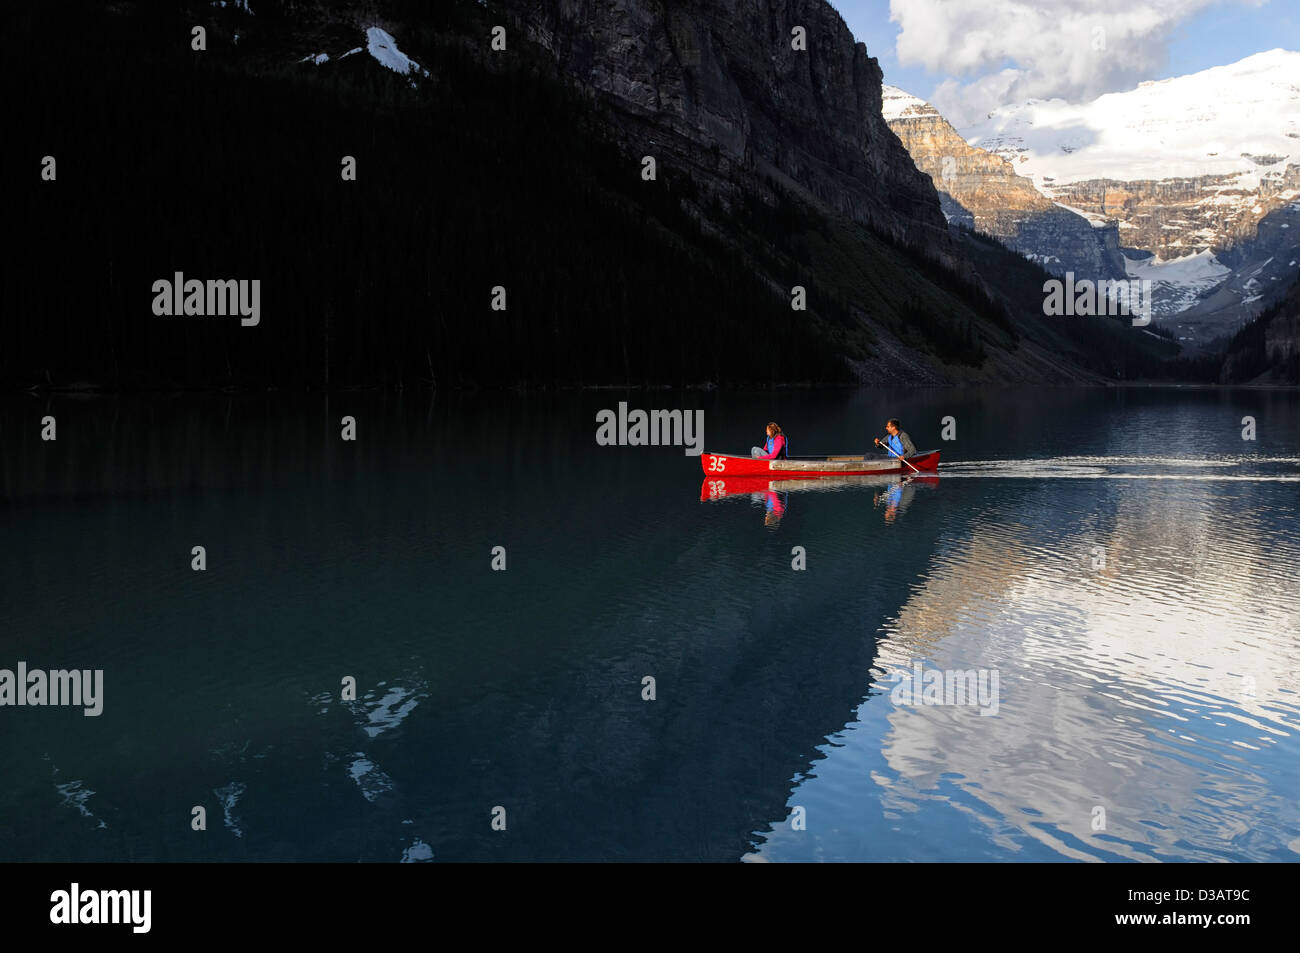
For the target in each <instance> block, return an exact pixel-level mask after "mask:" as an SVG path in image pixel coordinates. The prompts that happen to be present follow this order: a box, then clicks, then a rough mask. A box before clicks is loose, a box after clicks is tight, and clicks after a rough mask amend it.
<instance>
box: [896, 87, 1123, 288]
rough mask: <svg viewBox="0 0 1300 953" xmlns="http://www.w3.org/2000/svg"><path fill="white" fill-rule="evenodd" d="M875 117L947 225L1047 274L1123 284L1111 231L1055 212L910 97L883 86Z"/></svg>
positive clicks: (998, 160)
mask: <svg viewBox="0 0 1300 953" xmlns="http://www.w3.org/2000/svg"><path fill="white" fill-rule="evenodd" d="M882 113H883V115H884V118H885V121H886V122H887V123H888V124H889V128H890V129H891V130H892V131H893V132H894V134H895V135H897V136H898V138H899V140H900V141H901V142H902V143H903V147H904V148H905V149H907V151H908V154H909V155H911V157H912V160H913V161H914V162H915V163H916V166H917V168H918V169H920V170H921V171H922V172H924V173H926V174H927V175H928V176H930V178H931V180H932V181H933V183H934V186H935V188H936V189H937V190H938V191H939V199H940V202H941V203H942V207H943V210H944V214H945V216H946V217H947V218H948V220H949V221H950V222H956V223H959V224H963V225H966V226H968V227H970V228H974V229H976V230H978V231H981V232H984V233H985V234H987V235H992V236H993V237H995V238H997V239H999V240H1000V241H1001V242H1002V243H1003V244H1005V245H1007V246H1008V247H1009V248H1013V249H1015V250H1016V251H1018V252H1020V253H1022V254H1024V255H1026V256H1027V257H1029V258H1031V259H1033V260H1034V261H1037V262H1039V263H1040V264H1041V265H1042V266H1043V267H1044V268H1046V269H1047V270H1048V271H1050V272H1053V273H1054V274H1058V275H1063V274H1065V273H1066V272H1073V273H1074V274H1076V275H1077V276H1079V277H1088V278H1091V279H1094V280H1095V279H1123V278H1126V277H1127V275H1126V272H1125V264H1124V257H1123V255H1122V254H1121V253H1120V251H1119V247H1118V245H1119V236H1118V230H1117V229H1116V228H1115V226H1114V225H1113V224H1111V225H1108V224H1106V223H1104V222H1102V223H1099V224H1097V225H1094V224H1093V223H1092V222H1090V221H1089V220H1088V219H1087V218H1085V217H1084V216H1083V215H1081V214H1079V213H1078V212H1075V211H1073V210H1071V209H1067V208H1063V207H1061V206H1060V205H1059V204H1057V203H1056V202H1054V201H1052V200H1051V199H1049V198H1048V197H1047V196H1046V195H1044V194H1043V193H1042V192H1041V191H1039V190H1038V188H1037V187H1036V186H1035V185H1034V182H1033V181H1032V180H1031V179H1029V178H1026V177H1025V176H1022V175H1018V174H1017V173H1016V170H1015V168H1014V166H1013V165H1012V163H1011V162H1010V161H1009V160H1008V159H1006V158H1004V157H1003V156H1000V155H998V154H996V153H993V152H989V151H987V150H985V149H980V148H977V147H975V146H971V145H968V144H967V143H966V141H965V140H964V139H962V137H961V135H960V134H959V133H958V132H957V130H956V129H954V128H953V126H952V125H951V124H950V123H949V122H948V121H947V120H946V119H944V118H943V116H941V115H940V114H939V111H938V110H937V109H935V108H934V107H933V106H932V105H930V104H929V103H927V102H925V101H924V100H922V99H919V98H917V97H916V96H913V95H911V94H910V93H907V92H904V91H903V90H901V89H898V88H897V87H895V86H888V85H886V86H885V87H884V97H883V106H882Z"/></svg>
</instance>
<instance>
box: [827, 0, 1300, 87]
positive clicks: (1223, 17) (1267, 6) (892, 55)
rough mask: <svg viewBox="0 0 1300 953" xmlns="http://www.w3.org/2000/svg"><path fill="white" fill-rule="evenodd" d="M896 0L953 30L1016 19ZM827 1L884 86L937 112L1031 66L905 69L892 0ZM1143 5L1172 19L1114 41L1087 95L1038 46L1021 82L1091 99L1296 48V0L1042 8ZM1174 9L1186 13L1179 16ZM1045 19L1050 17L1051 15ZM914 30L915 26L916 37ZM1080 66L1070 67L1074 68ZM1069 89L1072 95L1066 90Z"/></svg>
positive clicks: (1107, 4) (1067, 7) (1083, 5)
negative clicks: (989, 81)
mask: <svg viewBox="0 0 1300 953" xmlns="http://www.w3.org/2000/svg"><path fill="white" fill-rule="evenodd" d="M895 2H896V3H898V4H900V6H903V5H905V4H908V3H912V4H917V6H915V7H913V9H918V10H919V9H925V10H927V11H928V12H927V14H926V15H927V16H930V17H941V18H948V17H952V18H953V19H952V20H951V21H950V22H952V23H953V24H954V29H955V30H956V31H957V32H958V33H960V31H961V29H962V27H960V26H958V24H967V23H975V24H979V25H984V26H987V27H988V28H989V29H990V30H991V31H992V32H994V33H996V32H998V31H999V30H1000V29H1001V28H1002V27H1005V26H1010V25H1013V24H1015V23H1017V22H1018V20H1017V19H1013V18H1014V17H1015V14H1014V12H1013V10H1014V8H1013V6H1012V5H1011V4H1010V3H1005V4H1002V6H1003V8H1004V9H1003V12H1002V13H1001V15H1000V16H1001V17H1002V18H1004V19H1003V20H1000V19H999V14H997V13H990V15H989V16H988V17H987V18H985V17H983V16H978V17H976V18H974V19H973V17H972V15H973V13H974V12H975V10H976V9H977V6H976V5H977V4H978V2H979V0H943V2H941V3H937V4H936V3H935V0H895ZM830 3H831V5H832V6H834V7H835V8H836V9H837V10H838V11H839V12H840V15H841V16H842V17H844V21H845V22H846V23H847V24H848V25H849V29H851V30H852V31H853V34H854V36H855V37H856V38H857V39H858V40H861V41H862V42H864V43H866V45H867V52H868V53H869V54H870V55H872V56H874V57H876V58H877V59H878V60H879V61H880V67H881V69H882V70H883V71H884V74H885V82H886V83H891V84H893V85H895V86H901V87H902V88H903V89H906V90H907V91H908V92H911V93H914V94H915V95H918V96H921V97H923V98H926V99H932V100H934V99H935V94H936V92H939V99H938V100H935V101H936V105H939V107H940V109H943V108H944V106H945V102H944V101H942V100H944V99H945V98H946V99H947V103H948V104H951V105H952V108H954V109H956V105H955V104H956V102H957V101H958V100H959V99H961V96H960V95H959V94H958V93H957V92H954V90H957V89H959V88H962V87H965V88H966V89H967V90H973V89H974V88H975V87H974V84H975V83H976V82H977V81H978V80H980V79H981V78H984V77H986V76H988V75H989V74H991V73H996V72H998V71H999V70H1002V69H1006V68H1014V69H1019V68H1022V67H1023V68H1025V69H1026V72H1027V74H1028V73H1032V72H1033V70H1034V69H1035V65H1034V64H1033V63H1031V62H1030V61H1029V59H1028V58H1026V60H1025V61H1024V62H1019V61H1017V58H1016V55H1015V51H1014V50H1013V51H1012V52H1010V53H1008V54H1007V55H1006V56H1005V58H1004V59H1003V60H1002V62H1001V63H998V64H984V65H983V66H981V67H977V68H975V69H972V70H970V71H967V72H964V73H958V72H944V71H943V69H942V63H936V64H932V67H933V68H931V69H927V68H926V67H925V66H923V65H919V64H909V65H907V66H903V65H900V64H899V61H898V56H897V53H896V43H897V40H898V37H899V33H900V26H899V24H898V23H894V22H891V21H890V3H889V0H830ZM985 3H986V6H985V7H983V10H990V11H991V10H993V9H994V8H995V7H996V6H998V5H999V4H998V3H997V0H985ZM1206 4H1209V5H1208V6H1206ZM1144 6H1147V7H1151V8H1154V9H1158V10H1159V11H1161V12H1162V13H1164V14H1165V15H1166V16H1169V17H1172V18H1173V22H1172V26H1171V27H1168V26H1167V27H1166V29H1165V30H1164V31H1163V34H1162V35H1160V36H1152V37H1149V38H1142V37H1136V38H1131V39H1130V44H1131V45H1130V46H1128V47H1124V46H1122V44H1120V43H1114V44H1113V46H1114V47H1115V55H1114V56H1113V57H1111V64H1112V65H1111V67H1110V68H1109V69H1105V70H1102V69H1099V71H1098V75H1097V76H1095V77H1092V79H1091V83H1090V86H1089V88H1088V92H1086V93H1085V92H1084V87H1083V86H1082V85H1080V83H1079V81H1078V76H1077V75H1076V76H1075V82H1074V84H1073V85H1070V84H1069V83H1066V82H1064V81H1062V84H1061V86H1060V88H1053V85H1052V77H1051V74H1050V71H1049V70H1047V69H1046V68H1045V67H1044V66H1043V65H1042V64H1044V63H1051V62H1053V60H1052V55H1051V51H1050V50H1047V51H1040V56H1039V58H1038V65H1037V70H1038V74H1039V75H1038V76H1037V79H1036V82H1027V83H1026V84H1025V85H1027V86H1028V87H1029V88H1030V89H1032V90H1033V94H1034V95H1042V96H1049V95H1061V96H1062V97H1063V98H1066V99H1080V98H1091V96H1092V95H1099V94H1100V93H1101V92H1114V91H1118V90H1119V89H1127V88H1132V86H1133V85H1135V82H1136V81H1137V80H1147V79H1164V78H1167V77H1170V76H1180V75H1183V74H1185V73H1194V72H1197V71H1198V70H1203V69H1208V68H1209V67H1212V66H1222V65H1224V64H1226V63H1233V62H1236V61H1237V60H1240V59H1242V58H1243V57H1246V56H1250V55H1251V54H1252V53H1259V52H1262V51H1264V50H1271V49H1274V48H1275V47H1283V48H1285V49H1290V50H1300V2H1297V0H1185V2H1180V0H1133V2H1132V3H1131V4H1123V5H1118V6H1117V5H1116V3H1115V0H1077V2H1074V3H1069V4H1063V3H1062V2H1061V0H1045V7H1050V8H1053V9H1061V10H1062V11H1069V12H1070V13H1073V14H1078V15H1080V16H1081V17H1082V16H1086V15H1089V11H1096V13H1095V16H1096V17H1100V18H1102V21H1103V22H1108V21H1107V18H1110V20H1111V21H1113V18H1114V16H1131V15H1132V12H1133V10H1134V9H1135V8H1141V7H1144ZM983 10H981V11H980V12H981V13H982V12H983ZM1107 10H1123V11H1124V12H1122V13H1118V14H1114V15H1112V14H1108V13H1106V12H1105V11H1107ZM1179 10H1187V11H1189V12H1188V13H1187V14H1182V13H1179V12H1178V11H1179ZM1019 22H1023V20H1022V19H1021V20H1019ZM1046 22H1048V23H1052V22H1055V18H1053V19H1051V20H1047V21H1046ZM1086 22H1093V21H1086ZM916 32H917V31H913V35H916ZM1036 32H1041V31H1036ZM1116 32H1117V33H1118V30H1116ZM953 42H956V41H955V40H954V41H953ZM1135 54H1138V55H1135ZM936 55H937V56H938V58H939V59H940V60H942V59H944V57H943V51H939V52H938V53H937V54H936ZM1116 60H1122V61H1123V62H1124V64H1125V67H1124V69H1123V70H1120V69H1118V68H1117V67H1115V66H1114V65H1113V64H1114V61H1116ZM1077 65H1078V64H1075V66H1076V67H1077ZM1076 74H1077V69H1076ZM945 81H947V83H948V85H947V87H946V89H947V94H946V96H945V93H944V92H941V91H938V89H937V88H938V87H939V86H940V85H941V84H944V83H945ZM1025 85H1022V86H1021V87H1020V88H1019V89H1018V90H1017V91H1016V92H1018V93H1019V95H1016V92H1012V93H1009V94H1007V96H1008V97H1009V98H1011V99H1018V98H1025V94H1024V92H1023V90H1024V88H1025ZM1072 92H1073V93H1074V95H1071V93H1072ZM1000 96H1001V94H999V93H997V92H996V91H995V92H989V91H988V90H987V89H983V90H981V91H980V92H979V93H978V95H977V94H975V93H973V92H969V93H968V94H966V98H967V99H969V100H971V101H972V102H973V103H974V104H976V105H983V104H984V103H985V101H988V100H994V101H996V100H997V99H999V98H1000ZM981 97H982V98H981ZM998 104H1000V103H998ZM972 108H973V107H972Z"/></svg>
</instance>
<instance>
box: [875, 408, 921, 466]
mask: <svg viewBox="0 0 1300 953" xmlns="http://www.w3.org/2000/svg"><path fill="white" fill-rule="evenodd" d="M885 431H886V433H888V434H889V436H888V437H886V438H885V439H884V441H881V439H880V438H879V437H877V438H876V446H877V447H881V448H882V449H884V451H885V452H886V453H888V454H890V455H891V456H895V457H910V456H911V455H912V454H914V453H916V444H914V443H912V438H911V437H909V436H908V435H907V432H906V431H905V430H903V425H902V424H901V423H899V421H898V418H897V417H890V418H889V419H888V420H887V421H885Z"/></svg>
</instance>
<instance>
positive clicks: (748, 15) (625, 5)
mask: <svg viewBox="0 0 1300 953" xmlns="http://www.w3.org/2000/svg"><path fill="white" fill-rule="evenodd" d="M502 6H503V8H504V9H505V10H507V11H509V12H510V13H511V14H513V16H514V22H515V24H516V25H517V26H520V27H522V28H523V29H524V30H525V31H526V33H527V36H528V37H529V38H530V39H531V40H533V41H535V42H537V43H539V44H540V45H542V46H544V47H545V48H546V49H547V50H549V51H550V52H551V53H552V54H553V55H554V56H555V58H556V61H557V63H558V64H559V66H560V67H561V68H562V69H563V70H564V71H565V72H567V73H568V74H569V75H570V76H572V78H573V79H574V80H575V81H576V82H577V83H579V84H580V85H582V86H584V87H586V88H588V89H589V90H591V91H592V92H593V93H595V94H599V95H602V96H604V97H606V98H607V99H608V101H609V102H611V103H612V104H613V105H615V106H617V107H618V108H619V109H620V111H621V112H622V113H624V114H625V117H626V122H625V130H624V131H625V135H626V138H627V139H629V140H632V141H634V142H636V143H637V144H638V145H640V146H641V147H643V148H644V151H645V154H660V155H662V154H668V155H671V156H672V157H673V159H675V160H678V161H682V162H687V163H690V164H691V165H692V166H693V167H694V168H692V174H693V176H694V177H695V178H696V180H697V181H700V182H701V183H702V184H703V185H704V186H705V187H706V188H708V189H709V190H710V191H712V192H713V193H714V194H718V195H721V196H723V197H724V198H725V196H726V195H727V194H728V193H729V192H730V185H729V182H730V179H731V176H732V174H733V172H735V171H737V170H741V171H743V173H744V174H745V177H746V178H747V179H753V178H757V179H759V180H760V181H761V177H762V176H763V175H771V176H773V177H774V178H776V179H777V180H779V181H781V182H782V183H783V184H786V185H791V186H793V187H795V188H797V189H799V190H800V191H801V192H803V193H805V194H808V195H811V196H813V197H815V198H816V199H817V200H818V201H820V202H821V203H823V204H824V205H826V206H829V207H831V208H834V209H836V210H838V211H841V212H844V213H845V214H847V215H849V216H850V217H851V218H853V219H854V220H856V221H859V222H862V223H863V224H867V225H870V226H872V227H873V228H875V229H877V230H879V231H881V232H883V233H885V234H887V235H890V236H892V237H893V238H895V239H897V240H899V241H902V242H905V243H907V244H910V245H913V246H915V247H918V248H922V249H925V250H926V251H927V252H928V253H930V254H931V255H932V256H933V257H935V258H936V259H939V260H945V261H948V262H949V263H952V262H954V261H955V260H956V259H955V257H954V252H953V250H952V244H951V242H950V240H949V238H948V235H947V229H946V223H945V220H944V217H943V215H942V213H941V211H940V208H939V202H938V197H937V196H936V194H935V191H934V188H933V187H932V185H931V184H930V180H929V178H928V177H927V176H925V175H924V174H922V173H921V172H919V171H918V170H917V168H916V166H915V165H914V163H913V162H912V160H911V158H909V156H908V154H907V152H906V150H904V149H903V147H902V146H901V145H900V144H899V142H898V139H897V138H896V137H895V136H894V135H893V133H891V132H890V131H889V128H888V127H887V125H886V124H885V121H884V119H883V118H882V117H881V71H880V67H879V65H878V64H877V62H876V60H875V59H874V58H872V57H870V56H868V55H867V50H866V47H865V46H864V45H863V44H861V43H855V42H854V39H853V35H852V34H851V33H850V32H849V29H848V27H847V26H846V25H845V24H844V21H843V20H842V19H841V17H840V16H839V14H838V13H836V12H835V10H834V9H833V8H832V7H831V6H830V4H828V3H826V2H825V0H702V2H691V0H680V2H674V0H540V2H539V0H503V3H502ZM797 27H802V28H803V30H804V31H805V35H806V47H807V48H806V50H796V49H793V48H792V45H791V44H792V39H793V35H792V30H794V29H795V28H797ZM638 120H640V121H638ZM661 161H662V159H661ZM754 173H758V175H757V176H755V175H754Z"/></svg>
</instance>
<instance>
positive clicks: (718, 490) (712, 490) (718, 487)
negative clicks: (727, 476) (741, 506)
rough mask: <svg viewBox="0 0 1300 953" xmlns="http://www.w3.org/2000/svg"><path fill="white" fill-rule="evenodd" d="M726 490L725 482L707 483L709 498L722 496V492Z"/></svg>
mask: <svg viewBox="0 0 1300 953" xmlns="http://www.w3.org/2000/svg"><path fill="white" fill-rule="evenodd" d="M726 489H727V484H726V481H725V480H710V481H709V496H722V494H723V491H725V490H726Z"/></svg>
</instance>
